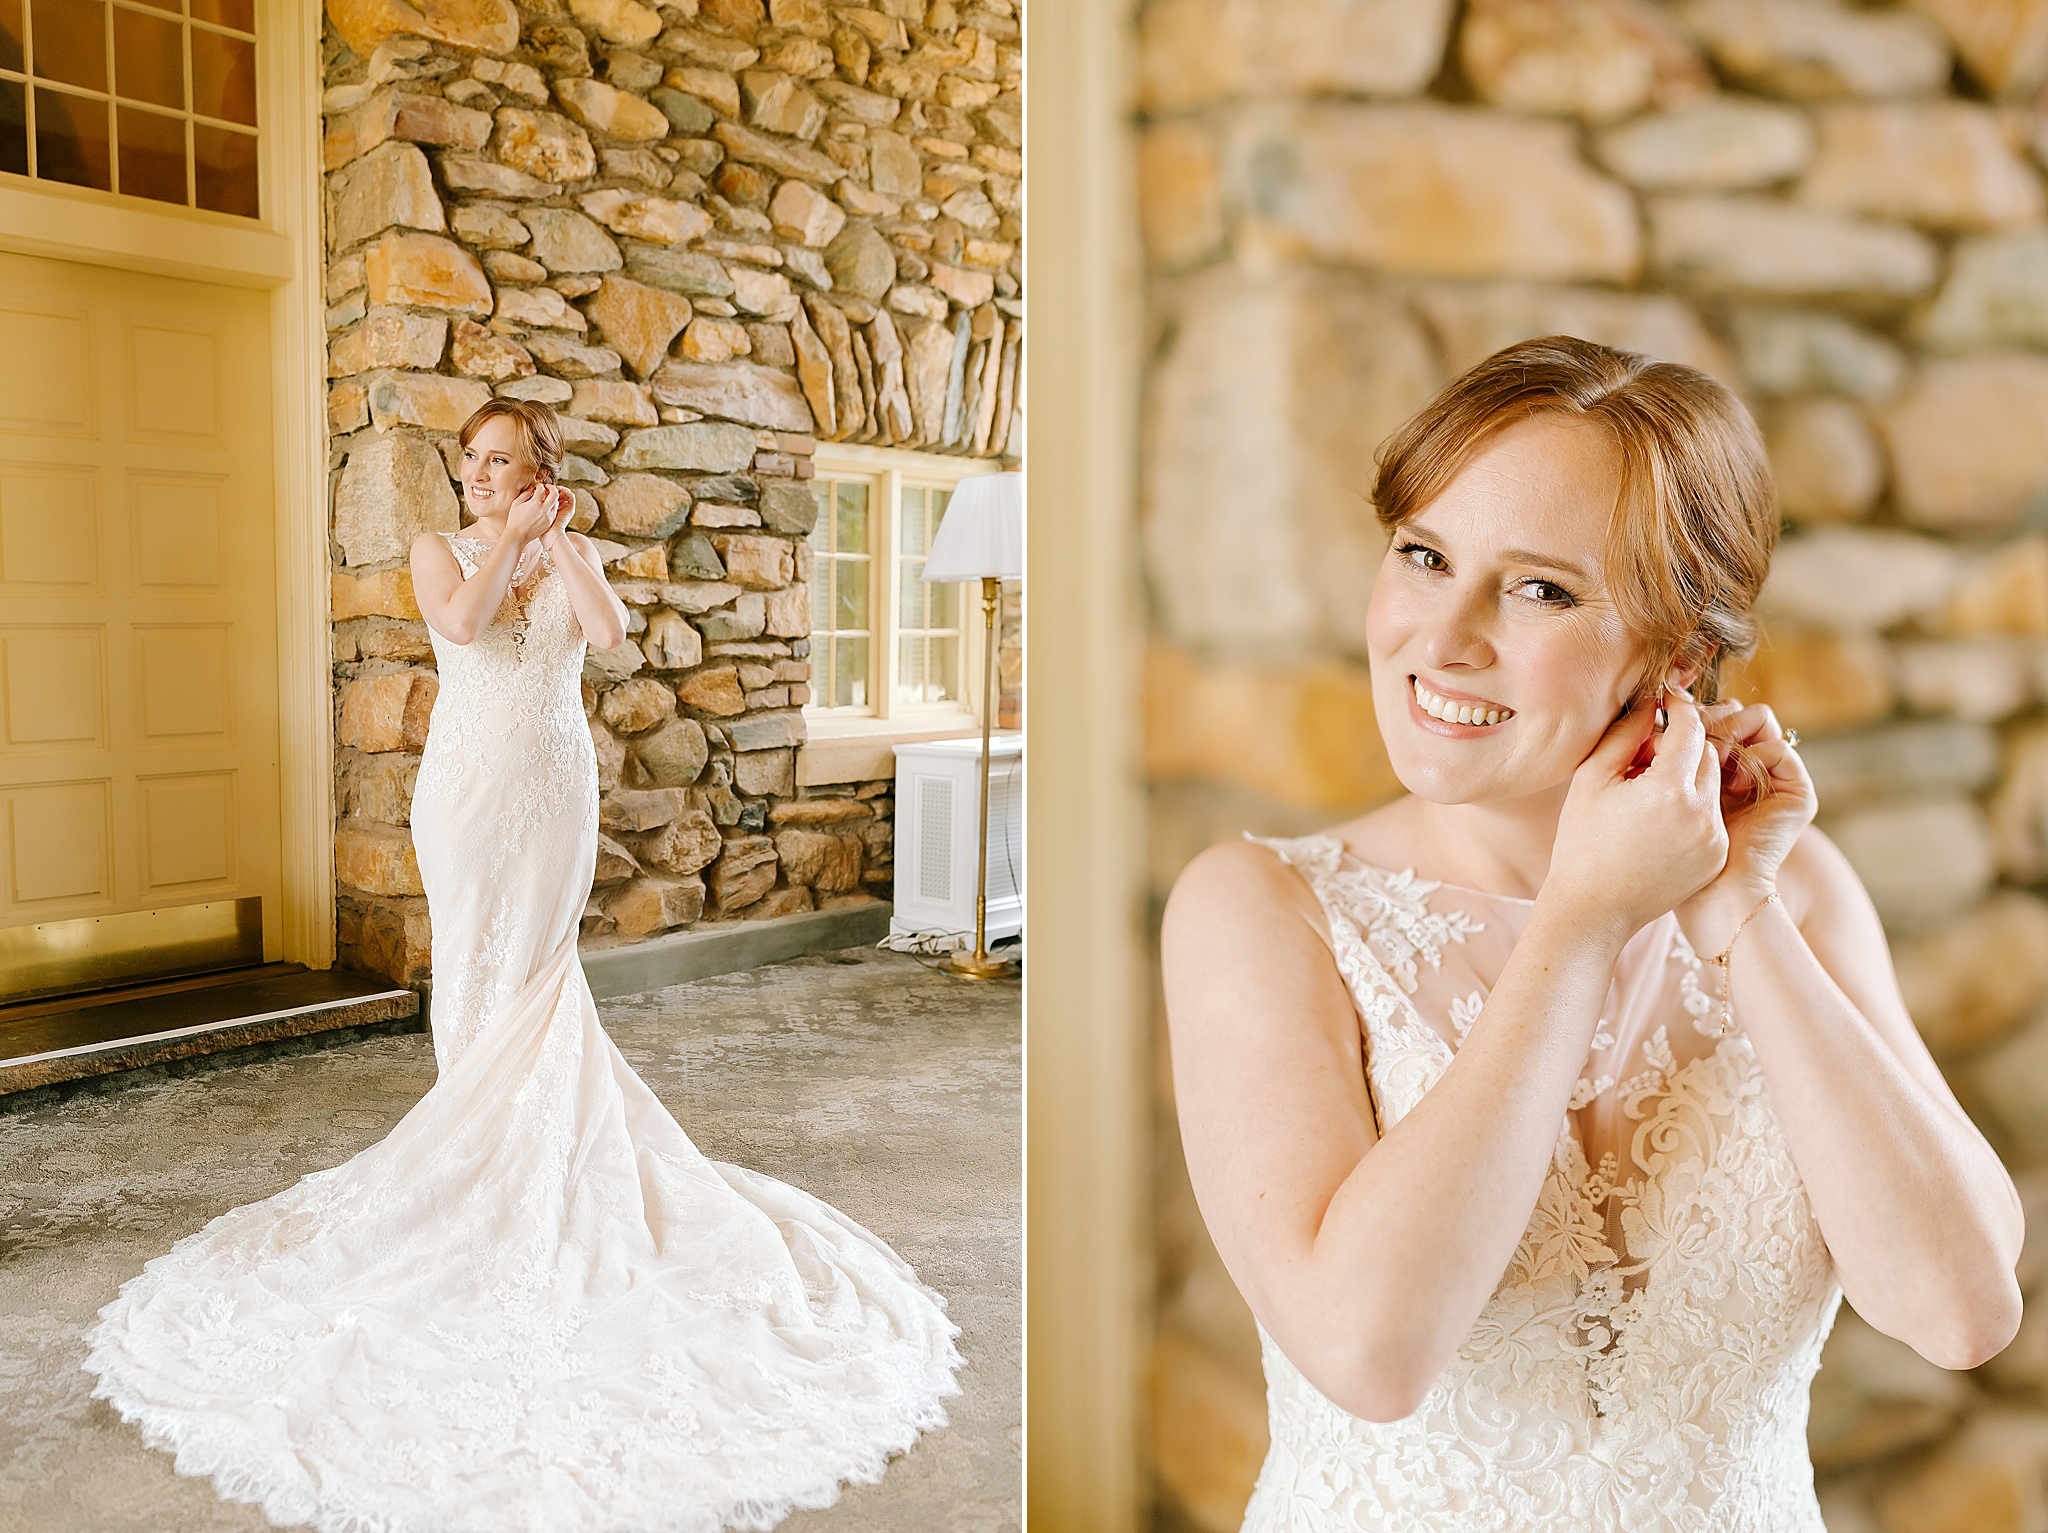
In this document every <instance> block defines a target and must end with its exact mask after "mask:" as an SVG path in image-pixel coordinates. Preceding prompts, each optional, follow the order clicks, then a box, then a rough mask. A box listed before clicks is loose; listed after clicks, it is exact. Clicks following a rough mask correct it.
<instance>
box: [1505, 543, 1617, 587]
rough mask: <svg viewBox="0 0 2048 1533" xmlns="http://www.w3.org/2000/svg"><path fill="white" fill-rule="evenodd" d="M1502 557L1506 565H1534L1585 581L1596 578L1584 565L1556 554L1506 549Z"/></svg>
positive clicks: (1526, 549)
mask: <svg viewBox="0 0 2048 1533" xmlns="http://www.w3.org/2000/svg"><path fill="white" fill-rule="evenodd" d="M1500 557H1501V562H1502V563H1504V564H1528V565H1534V566H1535V567H1536V568H1537V569H1545V570H1556V571H1557V572H1558V573H1559V574H1560V575H1572V576H1575V577H1577V578H1578V579H1580V580H1585V581H1591V580H1592V579H1593V578H1594V575H1593V572H1592V571H1591V570H1589V569H1587V568H1586V567H1585V566H1584V565H1582V564H1574V563H1572V562H1571V561H1570V560H1569V559H1560V558H1558V557H1557V556H1556V555H1554V554H1541V553H1537V552H1536V551H1535V550H1533V549H1528V548H1504V549H1502V550H1501V551H1500Z"/></svg>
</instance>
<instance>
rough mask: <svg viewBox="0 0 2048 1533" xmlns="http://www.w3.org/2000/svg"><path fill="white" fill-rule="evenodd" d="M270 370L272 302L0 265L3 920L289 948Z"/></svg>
mask: <svg viewBox="0 0 2048 1533" xmlns="http://www.w3.org/2000/svg"><path fill="white" fill-rule="evenodd" d="M270 365H271V364H270V339H269V317H268V309H267V305H266V301H265V299H264V297H263V296H262V295H261V294H259V293H255V292H251V291H245V290H242V289H237V288H227V287H215V286H212V285H209V284H204V283H196V282H181V281H174V280H171V279H167V278H161V277H150V276H141V275H136V274H133V273H127V272H119V271H113V270H110V269H104V268H99V267H93V266H85V265H78V264H73V263H70V262H64V261H51V260H42V259H37V258H31V257H26V256H11V255H0V928H8V927H18V926H26V925H30V924H40V923H48V922H61V921H71V920H77V919H79V918H90V917H100V916H107V915H114V914H118V913H122V912H129V911H148V910H158V909H162V908H165V907H169V906H181V905H194V904H201V903H208V902H214V901H222V900H231V899H236V898H241V897H246V896H250V895H260V896H261V897H262V898H263V904H264V927H265V942H264V946H265V956H266V957H269V958H273V959H274V958H276V957H277V956H278V954H279V951H280V941H279V935H278V934H279V931H280V927H279V924H278V922H279V914H280V912H279V890H280V854H279V846H280V827H279V809H278V746H277V727H278V726H277V615H276V597H275V591H276V570H275V559H274V552H273V540H272V519H271V507H272V477H271V441H270V382H271V380H270Z"/></svg>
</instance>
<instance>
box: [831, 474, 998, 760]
mask: <svg viewBox="0 0 2048 1533" xmlns="http://www.w3.org/2000/svg"><path fill="white" fill-rule="evenodd" d="M811 465H812V468H813V470H814V471H815V472H816V474H817V476H818V477H819V478H821V479H829V478H860V479H866V480H868V481H869V482H870V483H871V484H872V485H874V487H875V488H874V491H873V495H872V497H871V499H870V503H869V530H870V535H869V547H868V556H869V565H868V569H869V579H870V586H869V591H868V621H869V630H868V631H869V634H870V638H869V640H868V643H869V654H870V657H871V658H870V661H869V664H870V667H871V670H870V680H871V682H872V683H873V685H872V686H871V689H870V694H869V695H870V703H869V705H868V706H867V707H865V708H860V709H854V708H832V707H828V706H826V705H825V704H823V703H820V702H817V701H815V700H814V701H812V702H810V703H808V704H806V705H805V707H804V725H805V732H806V734H807V736H808V740H807V742H806V745H805V748H804V749H803V750H802V751H801V752H799V753H798V757H797V777H798V781H799V782H800V783H804V784H810V783H829V782H851V781H858V780H867V779H872V778H883V777H890V776H893V775H894V774H895V767H894V764H893V757H892V747H894V746H895V745H896V744H897V743H898V742H899V741H904V740H928V739H944V738H949V737H953V736H958V735H967V734H972V733H975V732H976V731H978V730H979V729H980V727H981V702H982V699H981V677H982V662H983V656H984V653H985V650H986V637H985V636H986V630H985V629H984V627H983V626H982V615H981V590H980V584H981V583H980V582H979V581H964V582H962V583H961V585H960V586H959V587H958V590H959V592H960V596H959V603H960V629H961V632H960V640H961V643H960V671H961V677H960V683H961V684H960V691H961V696H960V698H959V700H958V701H957V702H944V703H908V704H906V703H900V702H898V701H897V698H896V668H897V665H898V664H899V662H900V659H901V656H900V654H899V650H900V645H899V644H898V642H897V637H898V620H899V616H900V614H899V613H898V610H897V587H896V578H897V558H898V554H897V547H896V543H897V532H898V527H899V519H900V516H901V502H902V493H903V486H904V483H905V481H906V480H907V481H910V482H912V483H918V484H929V485H934V486H937V487H939V488H942V489H947V490H954V489H958V488H959V486H960V484H961V483H962V482H963V481H965V480H968V479H972V478H974V477H976V476H977V475H980V474H995V473H1000V472H1001V471H1002V467H1003V465H1002V464H1001V463H1000V462H997V461H996V460H994V459H987V458H958V457H951V456H943V455H940V454H937V453H921V452H908V451H905V450H904V449H902V448H896V447H868V446H863V445H861V444H859V443H851V442H820V443H819V444H818V447H817V452H816V453H815V455H814V456H813V457H812V459H811ZM819 514H820V515H821V516H823V515H827V514H829V513H828V512H825V511H821V512H820V513H819ZM829 642H830V641H829V639H820V638H818V637H817V636H815V635H814V636H813V643H812V646H811V668H812V671H811V673H812V677H813V694H812V695H813V698H814V699H815V698H816V697H817V696H818V694H819V691H820V689H821V688H822V676H821V668H820V666H819V647H820V645H821V644H824V643H829Z"/></svg>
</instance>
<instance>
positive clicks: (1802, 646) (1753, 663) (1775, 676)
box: [1721, 624, 1894, 735]
mask: <svg viewBox="0 0 2048 1533" xmlns="http://www.w3.org/2000/svg"><path fill="white" fill-rule="evenodd" d="M1721 695H1722V696H1723V697H1735V698H1740V699H1742V701H1744V702H1746V703H1768V704H1769V705H1770V706H1771V708H1772V709H1773V710H1774V711H1775V712H1776V713H1777V715H1778V717H1779V719H1780V720H1782V721H1783V722H1784V723H1786V724H1788V725H1790V726H1791V727H1793V728H1795V729H1798V730H1800V731H1801V732H1802V733H1803V734H1807V735H1819V734H1821V733H1823V732H1824V731H1827V730H1834V729H1853V728H1855V727H1856V726H1858V725H1861V724H1870V723H1874V722H1876V721H1877V720H1879V719H1881V718H1883V717H1885V715H1887V714H1888V713H1890V712H1891V710H1892V703H1893V701H1894V689H1893V686H1892V671H1891V655H1890V653H1889V651H1888V650H1887V649H1886V647H1885V645H1884V643H1883V641H1882V640H1880V639H1876V638H1873V637H1871V636H1870V635H1869V634H1863V633H1847V634H1838V633H1816V632H1812V631H1806V632H1801V631H1800V630H1799V629H1797V628H1794V627H1792V626H1790V625H1789V624H1788V625H1786V626H1785V627H1783V628H1782V629H1777V628H1774V629H1773V631H1772V632H1771V634H1770V635H1769V638H1768V639H1767V641H1766V642H1765V643H1764V644H1762V645H1760V646H1759V647H1758V649H1757V651H1756V653H1754V654H1753V655H1750V656H1749V657H1748V658H1747V659H1744V660H1732V661H1730V662H1728V663H1727V664H1726V665H1724V666H1723V667H1722V669H1721Z"/></svg>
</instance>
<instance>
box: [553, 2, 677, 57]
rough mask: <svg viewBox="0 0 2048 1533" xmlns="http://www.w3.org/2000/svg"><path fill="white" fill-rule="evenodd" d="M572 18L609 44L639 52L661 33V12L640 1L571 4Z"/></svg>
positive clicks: (570, 12)
mask: <svg viewBox="0 0 2048 1533" xmlns="http://www.w3.org/2000/svg"><path fill="white" fill-rule="evenodd" d="M569 14H570V15H572V16H574V17H575V18H576V19H577V20H578V21H580V22H582V23H583V24H584V25H585V26H589V27H595V28H596V29H597V35H598V36H599V37H602V38H603V39H604V40H605V41H606V42H608V43H619V44H621V45H623V46H625V47H628V48H637V47H639V46H640V45H641V44H643V43H650V42H652V41H654V39H655V38H656V37H657V36H659V35H660V33H661V12H659V11H657V10H656V9H655V8H654V7H653V6H651V5H641V4H640V3H639V0H569Z"/></svg>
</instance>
